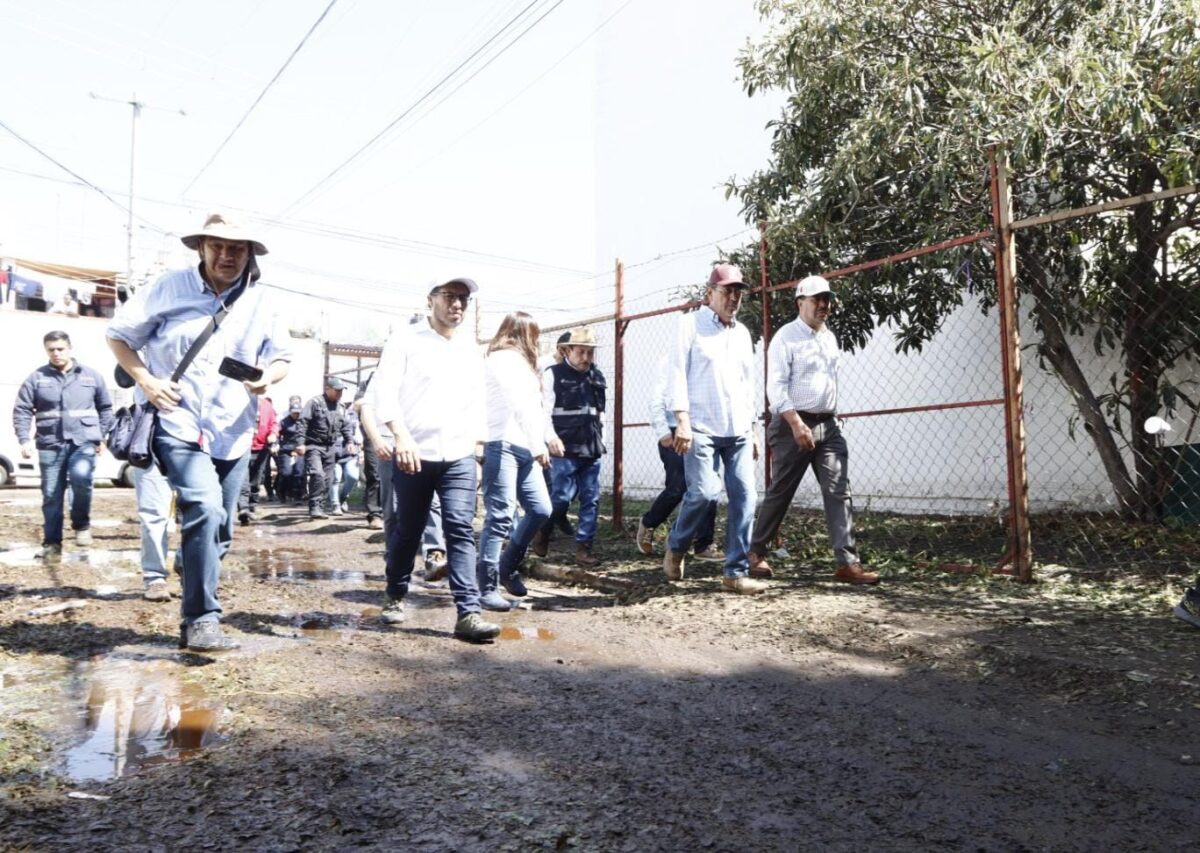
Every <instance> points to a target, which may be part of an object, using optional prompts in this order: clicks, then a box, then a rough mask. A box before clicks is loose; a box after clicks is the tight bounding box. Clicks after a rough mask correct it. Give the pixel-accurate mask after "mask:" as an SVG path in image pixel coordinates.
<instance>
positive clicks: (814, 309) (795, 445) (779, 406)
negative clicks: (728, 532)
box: [750, 275, 879, 584]
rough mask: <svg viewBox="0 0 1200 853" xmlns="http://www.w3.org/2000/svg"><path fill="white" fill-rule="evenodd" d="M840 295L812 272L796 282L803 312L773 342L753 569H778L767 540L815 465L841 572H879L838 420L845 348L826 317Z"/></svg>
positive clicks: (845, 578)
mask: <svg viewBox="0 0 1200 853" xmlns="http://www.w3.org/2000/svg"><path fill="white" fill-rule="evenodd" d="M832 302H833V291H832V290H830V288H829V282H828V281H826V280H825V279H823V278H822V277H821V276H819V275H810V276H809V277H808V278H806V279H804V280H803V281H801V282H800V283H799V284H798V285H796V312H797V316H796V319H795V320H793V321H792V322H790V323H788V324H787V325H785V326H784V327H783V328H781V329H780V330H779V331H778V332H776V333H775V337H773V338H772V339H771V346H770V347H768V349H767V399H768V400H770V401H771V415H772V417H771V424H770V426H769V427H768V428H767V441H769V442H770V443H771V459H772V463H771V487H770V488H769V489H767V494H766V497H764V498H763V505H762V512H760V513H759V516H758V523H757V524H755V526H754V536H753V540H752V541H753V544H752V547H751V554H750V574H751V576H753V577H756V578H763V577H766V578H769V577H771V575H772V570H771V567H770V565H768V563H767V556H766V555H767V543H768V542H770V541H771V540H772V539H774V538H775V534H776V533H778V532H779V526H780V525H781V524H782V523H783V519H784V516H786V515H787V511H788V507H790V506H791V505H792V498H793V497H794V496H795V494H796V487H797V486H799V485H800V480H801V479H802V478H803V477H804V472H805V471H807V470H808V469H809V468H810V467H811V468H812V469H813V471H814V472H815V473H816V475H817V482H818V483H820V485H821V495H822V496H823V497H824V499H825V525H826V527H827V528H828V530H829V539H830V542H831V543H832V544H833V553H834V557H835V559H836V560H837V569H836V571H834V574H833V577H834V579H835V580H839V581H842V582H843V583H852V584H873V583H877V582H878V581H879V575H878V574H877V573H875V572H870V571H867V570H866V569H864V568H863V566H862V563H860V562H859V557H858V549H857V548H856V547H855V545H854V523H853V516H852V513H851V506H850V479H849V477H848V475H847V473H846V471H847V461H848V457H849V453H848V451H847V449H846V439H845V438H843V437H842V431H841V430H840V429H839V428H838V422H837V396H838V393H837V392H838V365H839V364H840V363H841V358H842V353H841V350H839V349H838V342H837V338H836V337H834V334H833V332H831V331H830V330H829V328H828V327H827V326H826V325H825V321H826V320H827V319H828V318H829V312H830V309H831V307H832Z"/></svg>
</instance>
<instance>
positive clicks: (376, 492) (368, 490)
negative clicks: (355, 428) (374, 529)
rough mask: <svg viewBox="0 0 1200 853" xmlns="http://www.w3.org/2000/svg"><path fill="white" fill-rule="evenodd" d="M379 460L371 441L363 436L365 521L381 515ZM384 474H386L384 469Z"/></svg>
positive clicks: (381, 499) (381, 494)
mask: <svg viewBox="0 0 1200 853" xmlns="http://www.w3.org/2000/svg"><path fill="white" fill-rule="evenodd" d="M379 468H380V459H379V457H378V456H377V455H376V454H375V445H374V444H372V443H371V439H369V438H367V436H366V435H365V434H364V435H363V465H362V484H363V504H365V506H366V509H367V519H368V520H370V519H372V518H379V517H381V516H382V515H383V488H382V483H381V482H380V480H379ZM384 473H385V474H386V473H388V471H387V469H386V468H385V469H384Z"/></svg>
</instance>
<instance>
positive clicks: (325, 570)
mask: <svg viewBox="0 0 1200 853" xmlns="http://www.w3.org/2000/svg"><path fill="white" fill-rule="evenodd" d="M240 557H241V560H242V562H243V563H245V564H246V568H247V569H248V570H249V571H250V575H251V577H255V578H258V579H260V580H275V581H354V582H357V583H362V582H363V581H365V580H366V579H367V573H366V572H364V571H360V570H356V569H333V568H329V567H328V566H327V565H326V564H324V563H323V562H322V561H321V560H319V559H317V558H316V557H315V556H314V555H313V554H312V553H311V552H309V551H303V550H300V549H295V548H292V549H285V548H249V549H247V550H246V551H244V552H242V554H241V555H240Z"/></svg>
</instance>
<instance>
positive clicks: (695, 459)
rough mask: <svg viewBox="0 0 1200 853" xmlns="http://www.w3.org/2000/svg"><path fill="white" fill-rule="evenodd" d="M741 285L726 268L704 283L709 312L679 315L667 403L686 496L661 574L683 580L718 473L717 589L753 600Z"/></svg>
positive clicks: (749, 359) (748, 355)
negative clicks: (723, 504)
mask: <svg viewBox="0 0 1200 853" xmlns="http://www.w3.org/2000/svg"><path fill="white" fill-rule="evenodd" d="M745 291H746V283H745V282H744V281H742V272H741V270H739V269H738V268H737V267H735V266H733V265H732V264H717V266H715V267H713V270H712V273H711V275H709V277H708V292H707V304H705V305H702V306H701V307H700V309H699V310H698V311H696V312H694V313H692V314H686V315H684V316H683V317H682V318H681V320H680V324H679V330H678V332H677V334H676V338H675V346H674V349H673V350H672V352H671V356H670V361H669V363H668V368H667V371H668V378H667V398H668V400H669V405H670V409H671V410H672V411H674V412H675V418H676V421H677V426H676V428H675V450H676V452H678V453H680V454H682V455H683V456H684V462H683V464H684V473H685V476H686V479H687V493H686V494H685V495H684V497H683V505H682V506H681V507H680V509H679V516H678V517H677V518H676V519H675V526H674V527H672V528H671V534H670V536H668V537H667V550H666V554H665V555H664V557H663V573H664V574H665V575H666V576H667V578H668V579H669V580H680V579H682V578H683V576H684V571H685V565H684V563H685V558H686V555H687V550H688V548H689V546H691V544H692V540H693V539H695V538H696V535H697V533H698V531H699V528H700V526H701V524H702V523H703V521H704V516H705V513H706V512H707V511H708V508H709V505H710V504H711V503H712V502H713V501H715V500H717V498H718V497H720V494H721V478H720V475H719V474H718V473H717V471H718V468H724V472H725V492H726V494H727V496H728V498H729V507H728V513H727V524H726V531H725V576H724V577H723V578H722V579H721V586H722V588H724V589H726V590H728V591H729V592H735V593H739V594H742V595H752V594H754V593H759V592H762V591H763V590H764V589H766V588H767V585H766V583H764V582H763V581H760V580H755V579H753V578H751V577H750V576H749V570H750V560H749V552H750V529H751V526H752V524H753V522H754V504H755V499H756V494H755V487H754V460H755V459H757V458H758V446H757V444H756V442H755V439H754V414H755V401H754V345H753V343H751V341H750V333H749V331H747V329H746V327H745V325H743V324H742V323H739V322H738V321H737V319H736V318H735V316H734V315H735V314H737V310H738V307H739V306H740V305H741V302H742V295H743V294H744V293H745Z"/></svg>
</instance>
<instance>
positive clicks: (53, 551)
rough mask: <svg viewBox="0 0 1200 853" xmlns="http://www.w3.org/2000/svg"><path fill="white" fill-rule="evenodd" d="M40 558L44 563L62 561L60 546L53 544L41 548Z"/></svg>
mask: <svg viewBox="0 0 1200 853" xmlns="http://www.w3.org/2000/svg"><path fill="white" fill-rule="evenodd" d="M40 556H41V558H42V559H43V560H45V561H46V562H48V563H49V562H57V561H59V560H61V559H62V545H61V544H59V543H57V542H55V543H52V544H50V545H43V546H42V553H41V554H40Z"/></svg>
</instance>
